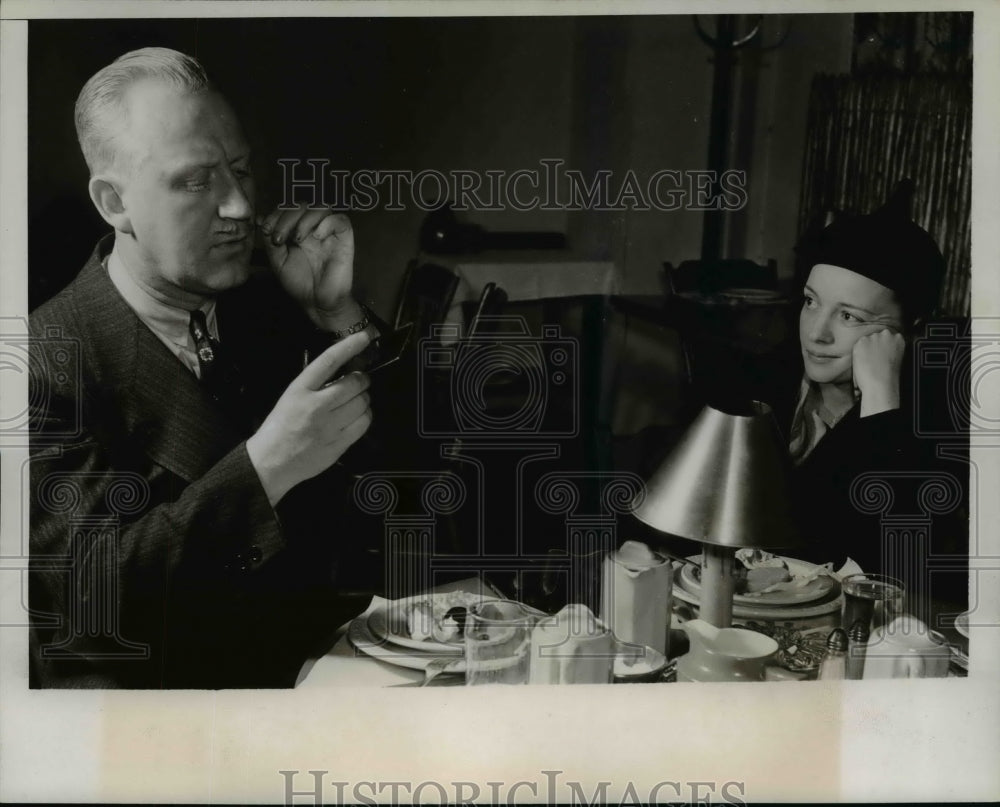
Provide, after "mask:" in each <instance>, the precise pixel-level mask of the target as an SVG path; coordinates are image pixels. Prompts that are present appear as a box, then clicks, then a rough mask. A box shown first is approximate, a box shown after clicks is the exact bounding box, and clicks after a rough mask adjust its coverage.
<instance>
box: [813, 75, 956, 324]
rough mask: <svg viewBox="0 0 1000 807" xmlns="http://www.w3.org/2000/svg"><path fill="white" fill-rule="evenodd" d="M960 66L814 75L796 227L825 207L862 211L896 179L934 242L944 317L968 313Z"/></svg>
mask: <svg viewBox="0 0 1000 807" xmlns="http://www.w3.org/2000/svg"><path fill="white" fill-rule="evenodd" d="M971 138H972V80H971V76H970V75H969V74H964V75H960V76H948V75H938V74H924V75H917V76H912V75H911V76H902V75H892V74H875V75H865V76H826V75H820V76H817V77H816V78H815V79H814V81H813V86H812V92H811V96H810V100H809V117H808V123H807V133H806V154H805V164H804V167H803V183H802V196H801V199H800V204H799V232H800V233H803V232H805V230H806V229H807V228H809V227H813V226H815V224H816V222H817V221H820V220H821V219H822V218H823V217H824V216H825V215H826V214H827V213H828V212H829V211H850V212H854V213H869V212H871V211H872V210H874V209H876V208H878V207H880V206H881V205H882V204H884V203H885V201H886V200H887V199H888V197H889V194H890V192H891V191H892V189H893V188H894V187H895V185H896V183H897V182H898V181H899V180H901V179H903V178H904V177H909V178H910V179H912V180H913V182H914V183H915V185H916V193H915V195H914V200H913V209H912V210H911V215H912V217H913V220H914V221H915V222H917V224H919V225H920V226H921V227H923V228H924V229H925V230H927V231H928V232H929V233H930V234H931V235H932V236H933V237H934V240H935V241H936V242H937V244H938V246H939V247H940V248H941V252H942V253H943V255H944V258H945V262H946V264H947V269H946V273H945V279H944V283H943V286H942V290H941V297H940V300H939V313H940V314H941V315H944V316H968V315H969V291H970V219H971V184H970V183H971V172H972V139H971Z"/></svg>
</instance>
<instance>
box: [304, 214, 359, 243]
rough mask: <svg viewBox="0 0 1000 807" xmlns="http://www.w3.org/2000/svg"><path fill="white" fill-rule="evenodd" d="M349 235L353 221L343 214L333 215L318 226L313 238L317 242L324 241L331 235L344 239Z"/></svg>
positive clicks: (313, 232)
mask: <svg viewBox="0 0 1000 807" xmlns="http://www.w3.org/2000/svg"><path fill="white" fill-rule="evenodd" d="M348 233H351V220H350V219H349V218H347V216H345V215H344V214H343V213H331V214H330V215H329V216H327V217H326V218H324V219H322V220H321V221H320V222H319V224H317V225H316V228H315V229H314V230H313V231H312V236H313V238H315V239H316V240H318V241H322V240H323V239H324V238H328V237H330V236H331V235H336V236H337V237H338V238H343V237H344V235H345V234H348ZM352 235H353V234H352Z"/></svg>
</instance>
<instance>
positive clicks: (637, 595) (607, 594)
mask: <svg viewBox="0 0 1000 807" xmlns="http://www.w3.org/2000/svg"><path fill="white" fill-rule="evenodd" d="M672 584H673V567H672V566H671V564H670V560H669V559H668V558H666V557H664V556H662V555H660V554H658V553H657V552H654V551H653V550H651V549H650V548H649V547H648V546H646V544H644V543H642V542H640V541H626V542H625V543H623V544H622V545H621V547H620V548H619V549H618V550H617V551H616V552H611V553H609V554H608V555H607V557H605V558H604V570H603V576H602V581H601V620H602V621H603V622H604V623H605V624H606V625H607V626H608V627H609V628H611V630H612V632H613V633H614V634H615V637H616V638H617V639H618V640H619V641H621V642H628V643H630V644H637V645H645V646H648V647H651V648H653V649H654V650H656V651H657V652H659V653H662V654H663V655H665V656H666V655H668V652H667V651H668V649H669V648H668V640H669V628H670V593H671V587H672Z"/></svg>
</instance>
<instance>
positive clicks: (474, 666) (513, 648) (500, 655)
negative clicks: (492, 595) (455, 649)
mask: <svg viewBox="0 0 1000 807" xmlns="http://www.w3.org/2000/svg"><path fill="white" fill-rule="evenodd" d="M534 622H535V616H533V615H532V614H530V613H528V612H527V611H526V610H525V609H524V607H523V606H522V605H521V604H520V603H517V602H513V601H506V600H503V601H496V600H492V601H487V602H484V603H480V604H479V605H476V606H474V607H473V608H472V609H471V610H470V611H469V615H468V618H467V619H466V621H465V683H466V685H467V686H478V685H480V684H526V683H527V682H528V665H529V664H530V662H531V652H530V651H531V628H532V626H533V625H534Z"/></svg>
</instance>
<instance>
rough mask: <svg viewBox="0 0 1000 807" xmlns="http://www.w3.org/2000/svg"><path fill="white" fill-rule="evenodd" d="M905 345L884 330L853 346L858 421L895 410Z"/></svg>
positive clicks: (893, 334) (892, 333) (894, 335)
mask: <svg viewBox="0 0 1000 807" xmlns="http://www.w3.org/2000/svg"><path fill="white" fill-rule="evenodd" d="M905 351H906V341H905V340H904V339H903V336H902V334H900V333H898V332H896V331H893V330H890V329H888V328H885V329H883V330H881V331H876V332H875V333H870V334H868V335H867V336H862V337H861V338H860V339H859V340H858V341H857V342H855V343H854V352H853V357H852V364H853V368H854V386H855V387H856V388H857V389H858V391H859V392H860V393H861V417H868V416H869V415H877V414H878V413H879V412H888V411H889V410H890V409H899V376H900V372H901V370H902V367H903V354H904V353H905Z"/></svg>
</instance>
